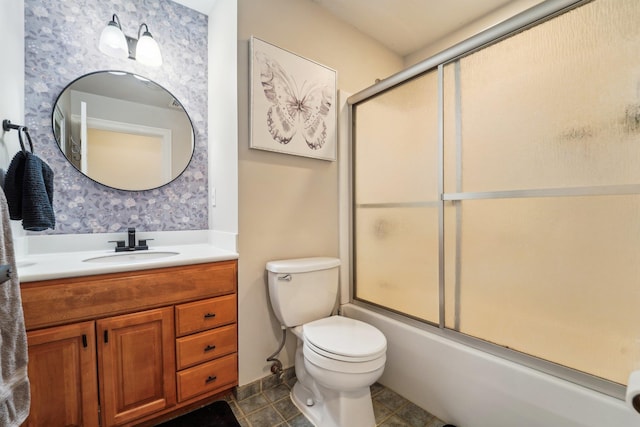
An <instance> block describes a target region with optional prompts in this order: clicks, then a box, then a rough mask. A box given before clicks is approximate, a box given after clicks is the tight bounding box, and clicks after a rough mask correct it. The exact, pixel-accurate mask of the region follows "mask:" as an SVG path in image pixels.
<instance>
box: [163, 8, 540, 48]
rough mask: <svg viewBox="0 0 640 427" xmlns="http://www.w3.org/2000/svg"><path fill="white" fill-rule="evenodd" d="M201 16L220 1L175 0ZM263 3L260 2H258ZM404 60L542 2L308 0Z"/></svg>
mask: <svg viewBox="0 0 640 427" xmlns="http://www.w3.org/2000/svg"><path fill="white" fill-rule="evenodd" d="M175 1H176V2H177V3H181V4H183V5H185V6H187V7H190V8H192V9H195V10H197V11H199V12H201V13H205V14H208V13H209V12H210V11H212V10H213V6H214V5H215V3H216V1H220V0H175ZM257 1H261V0H257ZM308 1H312V2H314V3H316V4H317V5H319V6H320V7H322V8H324V9H326V10H328V11H329V12H330V13H331V14H333V15H335V16H336V17H338V18H340V19H341V20H343V21H345V22H346V23H348V24H350V25H351V26H353V27H355V28H357V29H358V30H360V31H361V32H363V33H364V34H366V35H368V36H370V37H372V38H373V39H375V40H377V41H378V42H380V43H381V44H382V45H384V46H386V47H387V48H388V49H390V50H391V51H393V52H395V53H397V54H398V55H400V56H402V57H404V56H407V55H409V54H411V53H414V52H416V51H418V50H420V49H421V48H423V47H425V46H428V45H430V44H432V43H434V42H436V41H438V40H439V39H441V38H443V37H446V36H447V35H449V34H451V33H453V32H455V31H457V30H459V29H460V28H462V27H464V26H466V25H468V24H470V23H472V22H474V21H477V20H479V19H481V18H482V17H484V16H486V15H488V14H491V13H493V12H495V11H497V10H498V9H500V8H503V7H506V6H508V5H513V4H516V3H520V4H522V5H524V6H525V8H526V5H527V4H528V5H531V4H535V3H540V2H541V1H542V0H308Z"/></svg>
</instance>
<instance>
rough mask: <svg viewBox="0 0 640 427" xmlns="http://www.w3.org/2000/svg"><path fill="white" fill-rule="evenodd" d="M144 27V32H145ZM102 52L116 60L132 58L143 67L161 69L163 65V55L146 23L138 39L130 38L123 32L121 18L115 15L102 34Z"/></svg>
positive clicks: (142, 25) (139, 31)
mask: <svg viewBox="0 0 640 427" xmlns="http://www.w3.org/2000/svg"><path fill="white" fill-rule="evenodd" d="M143 27H144V31H143ZM98 47H99V49H100V51H101V52H102V53H105V54H107V55H109V56H112V57H114V58H127V57H128V58H130V59H134V60H136V61H138V62H139V63H141V64H143V65H148V66H150V67H159V66H160V65H162V54H161V53H160V47H158V43H156V41H155V40H154V39H153V36H152V35H151V33H150V32H149V27H148V26H147V24H145V23H144V22H143V23H142V24H140V27H139V28H138V38H137V39H135V38H133V37H129V36H127V35H125V34H124V32H123V31H122V26H121V25H120V18H118V15H116V14H115V13H114V14H113V17H112V18H111V21H109V23H108V24H107V26H106V27H105V28H104V30H102V34H100V43H99V45H98Z"/></svg>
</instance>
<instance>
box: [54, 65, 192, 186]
mask: <svg viewBox="0 0 640 427" xmlns="http://www.w3.org/2000/svg"><path fill="white" fill-rule="evenodd" d="M103 73H111V74H127V75H129V76H132V77H137V78H139V79H141V80H142V81H148V82H150V83H152V84H154V85H155V86H157V87H158V88H160V89H162V90H163V91H164V92H166V93H167V94H168V96H170V97H171V98H173V101H174V102H175V103H177V104H178V105H179V106H180V109H181V110H182V112H183V113H184V115H185V116H186V118H187V121H188V123H189V126H190V127H191V155H190V156H189V159H188V161H187V162H186V164H185V165H184V167H183V168H182V170H181V171H180V172H179V173H177V174H176V176H175V177H172V178H170V179H169V180H168V181H166V182H164V183H162V184H160V185H157V186H154V187H149V188H142V189H127V188H118V187H115V186H113V185H110V184H105V183H104V182H101V181H100V180H98V179H96V178H93V177H91V176H89V175H88V174H86V173H84V172H82V170H81V169H79V168H78V166H76V165H75V164H74V163H73V162H72V161H71V159H70V158H69V156H70V155H72V153H68V152H67V149H66V144H64V143H62V144H61V141H60V137H61V136H62V138H65V134H69V133H70V129H66V126H65V125H64V124H63V125H60V123H61V121H64V120H65V118H64V116H63V114H62V111H61V110H62V109H61V108H60V107H59V106H58V103H59V101H60V98H61V97H62V95H63V94H65V92H66V91H67V90H68V89H70V88H71V86H73V85H74V84H75V83H76V82H78V81H79V80H81V79H83V78H85V77H88V76H93V75H96V74H103ZM68 120H70V118H69V119H68ZM51 127H52V131H53V136H54V138H55V141H56V145H57V147H58V149H59V150H60V152H61V154H62V156H63V157H64V158H65V160H66V161H67V162H68V163H69V164H70V165H71V166H73V168H74V169H75V170H77V171H78V172H79V173H81V174H82V175H83V176H85V177H87V178H88V179H90V180H91V181H93V182H95V183H97V184H100V185H102V186H105V187H107V188H112V189H114V190H120V191H127V192H140V191H149V190H155V189H158V188H161V187H164V186H165V185H168V184H170V183H172V182H173V181H175V180H176V179H178V178H179V177H180V176H182V174H183V173H184V172H185V171H186V170H187V168H188V167H189V165H190V164H191V161H192V160H193V156H194V155H195V150H196V131H195V127H194V125H193V121H192V120H191V116H190V115H189V113H188V112H187V110H186V108H185V107H184V105H183V104H182V102H180V100H178V98H176V97H175V96H174V95H173V93H171V92H170V91H169V90H167V89H166V88H165V87H164V86H162V85H160V84H158V83H156V82H155V81H153V80H151V79H149V78H147V77H144V76H141V75H139V74H136V73H132V72H129V71H123V70H97V71H92V72H89V73H86V74H83V75H81V76H78V77H77V78H75V79H74V80H72V81H71V82H69V83H68V84H67V85H66V86H65V87H64V88H63V89H62V90H61V91H60V93H59V94H58V96H57V97H56V100H55V102H54V104H53V108H52V113H51ZM140 163H141V165H143V164H144V162H143V161H142V162H140Z"/></svg>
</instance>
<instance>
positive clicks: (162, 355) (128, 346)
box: [96, 307, 176, 426]
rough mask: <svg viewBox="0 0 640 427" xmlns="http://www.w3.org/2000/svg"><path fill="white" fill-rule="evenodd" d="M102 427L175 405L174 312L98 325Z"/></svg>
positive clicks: (145, 314) (159, 311)
mask: <svg viewBox="0 0 640 427" xmlns="http://www.w3.org/2000/svg"><path fill="white" fill-rule="evenodd" d="M96 330H97V341H98V371H99V375H100V395H101V398H102V416H103V421H104V423H103V425H104V426H113V425H120V424H123V423H126V422H128V421H131V420H135V419H137V418H140V417H143V416H145V415H150V414H153V413H155V412H157V411H161V410H163V409H165V408H168V407H170V406H173V405H175V403H176V386H175V338H174V332H173V307H167V308H162V309H156V310H148V311H143V312H140V313H134V314H127V315H124V316H117V317H111V318H107V319H102V320H98V321H97V327H96Z"/></svg>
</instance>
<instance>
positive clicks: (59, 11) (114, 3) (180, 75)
mask: <svg viewBox="0 0 640 427" xmlns="http://www.w3.org/2000/svg"><path fill="white" fill-rule="evenodd" d="M114 13H115V14H117V15H118V18H120V22H121V24H122V28H123V30H124V33H125V34H127V35H128V36H132V37H137V34H138V27H139V26H140V24H141V23H143V22H144V23H146V24H147V25H148V26H149V30H150V32H151V33H152V34H153V37H154V38H155V39H156V41H157V42H158V44H159V45H160V50H161V51H162V56H163V64H162V66H161V67H160V68H150V67H145V66H143V65H140V64H138V63H137V62H135V61H132V60H130V59H116V58H111V57H108V56H106V55H104V54H102V53H101V52H100V51H99V50H98V40H99V38H100V33H101V31H102V29H103V28H104V26H105V25H106V24H107V22H108V21H109V20H111V16H112V15H113V14H114ZM207 32H208V30H207V16H206V15H203V14H200V13H198V12H196V11H194V10H192V9H189V8H187V7H184V6H182V5H179V4H177V3H174V2H172V1H169V0H136V1H131V0H110V1H108V2H105V1H102V0H69V1H64V2H62V1H50V0H25V117H26V119H25V120H26V123H25V124H26V126H28V127H29V130H30V133H31V135H32V137H33V141H34V146H35V153H36V154H37V155H38V156H39V157H41V158H42V159H43V160H44V161H45V162H47V163H48V164H49V165H50V166H51V168H52V169H53V171H54V174H55V181H54V186H55V193H54V210H55V214H56V222H57V224H56V229H55V230H53V231H52V230H49V231H47V232H46V233H49V234H75V233H103V232H119V231H125V230H126V228H127V227H136V228H137V229H139V230H140V231H158V230H199V229H207V228H208V210H207V208H208V190H207V185H208V182H207V165H208V160H207V121H206V120H207ZM99 70H123V71H129V72H132V73H136V74H139V75H142V76H145V77H148V78H149V79H151V80H153V81H155V82H156V83H158V84H160V85H161V86H163V87H164V88H165V89H167V90H168V91H169V92H171V93H172V94H173V95H174V96H175V97H176V98H177V99H178V100H179V101H180V102H181V103H182V105H183V106H184V107H185V109H186V111H187V113H188V114H189V116H190V118H191V121H192V122H193V126H194V131H195V152H194V155H193V158H192V160H191V163H190V164H189V166H188V167H187V169H186V171H185V172H184V173H183V174H182V175H181V176H180V177H178V178H177V179H176V180H175V181H173V182H172V183H170V184H168V185H165V186H163V187H160V188H158V189H155V190H148V191H135V192H131V191H121V190H115V189H112V188H109V187H105V186H103V185H101V184H98V183H96V182H94V181H92V180H90V179H88V178H86V177H85V176H84V175H82V174H81V173H80V172H78V171H77V170H76V169H75V168H74V167H73V166H72V165H71V164H70V163H68V162H67V160H66V159H65V158H64V156H63V155H62V153H61V152H60V150H59V149H58V146H57V144H56V142H55V139H54V137H53V130H52V126H51V113H52V109H53V105H54V103H55V101H56V98H57V97H58V95H59V94H60V92H62V90H63V89H64V88H65V87H66V86H67V84H68V83H70V82H71V81H72V80H74V79H76V78H78V77H79V76H81V75H84V74H86V73H89V72H93V71H99ZM140 166H141V167H144V159H141V161H140ZM113 167H114V168H117V167H118V165H113Z"/></svg>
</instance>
